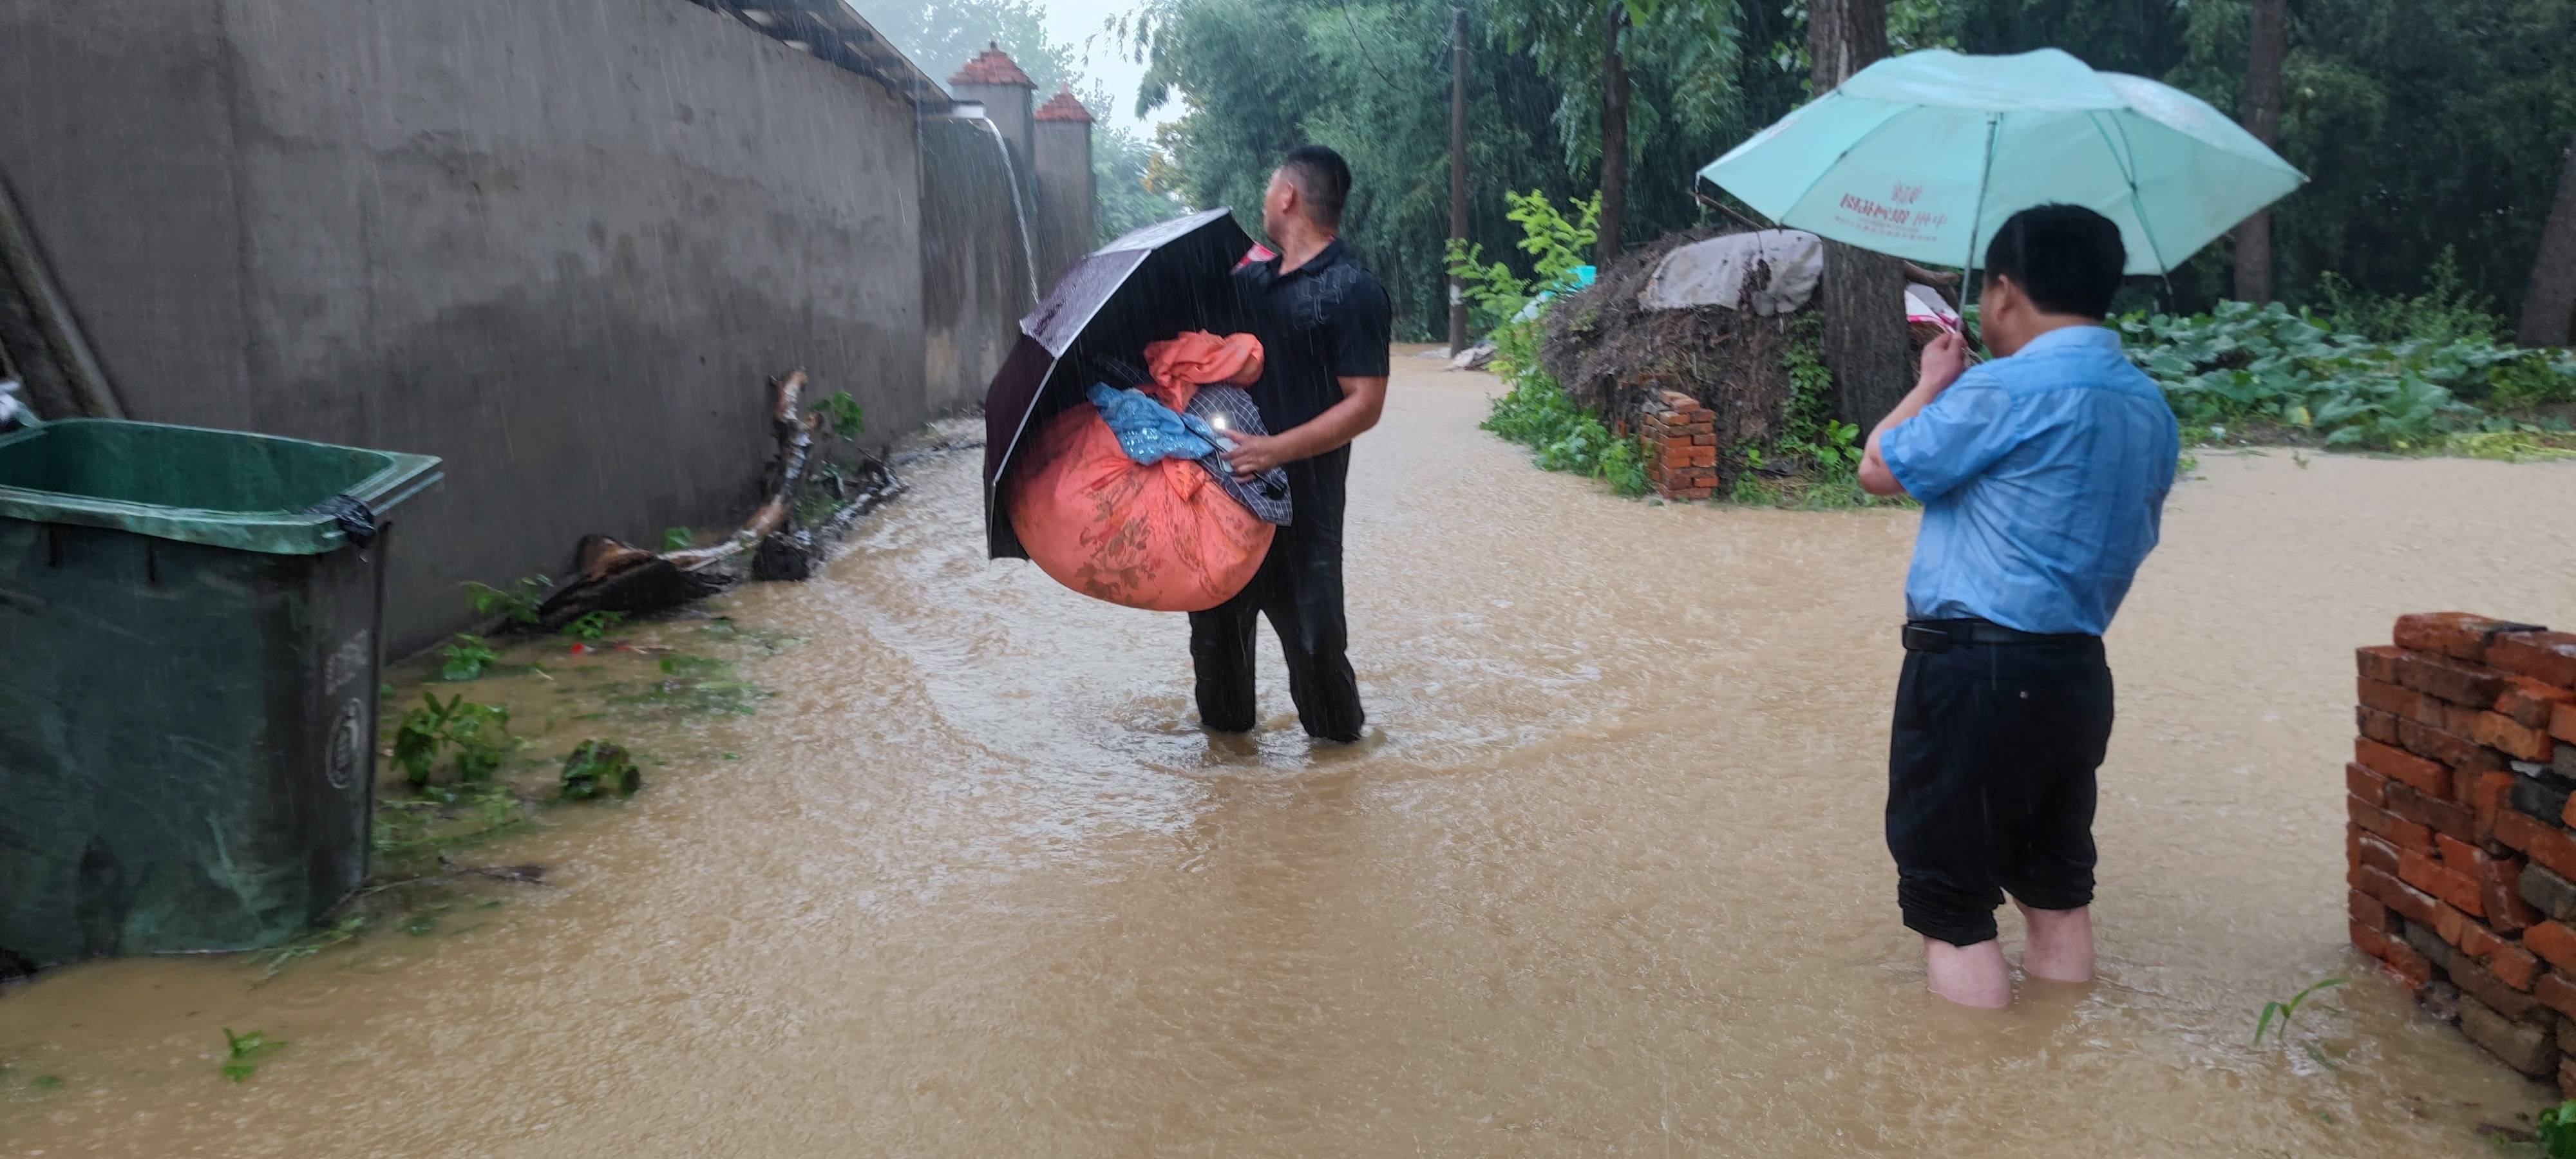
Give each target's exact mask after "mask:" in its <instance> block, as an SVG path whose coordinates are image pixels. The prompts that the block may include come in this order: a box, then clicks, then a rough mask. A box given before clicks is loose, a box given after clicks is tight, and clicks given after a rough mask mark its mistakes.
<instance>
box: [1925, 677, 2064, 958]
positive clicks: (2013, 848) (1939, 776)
mask: <svg viewBox="0 0 2576 1159" xmlns="http://www.w3.org/2000/svg"><path fill="white" fill-rule="evenodd" d="M2111 717H2112V690H2111V668H2110V665H2109V664H2108V663H2107V662H2106V661H2105V660H2104V658H2103V653H2102V642H2101V641H2099V640H2086V641H2081V642H2070V643H2044V644H2028V643H2014V644H1956V645H1953V646H1952V647H1951V648H1950V649H1949V650H1948V651H1946V652H1929V651H1909V652H1907V653H1906V655H1905V673H1904V675H1903V676H1902V677H1901V678H1899V680H1898V682H1897V685H1896V721H1895V728H1894V730H1893V736H1892V739H1891V742H1890V744H1889V752H1888V761H1887V848H1888V851H1889V852H1890V853H1893V854H1895V855H1896V875H1897V876H1896V900H1897V904H1898V906H1899V907H1900V908H1902V909H1903V910H1904V911H1905V925H1906V928H1908V929H1911V930H1913V931H1915V932H1916V933H1920V934H1923V935H1925V936H1926V937H1933V938H1939V939H1940V940H1942V941H1945V942H1948V943H1950V944H1951V945H1954V946H1968V945H1974V944H1976V943H1978V942H1984V941H1991V940H1993V938H1994V937H1995V907H1997V906H1999V905H2002V904H2003V897H2004V894H2005V893H2007V892H2009V893H2010V894H2011V895H2012V896H2013V898H2014V899H2015V900H2018V901H2020V902H2021V903H2022V904H2023V905H2026V906H2029V907H2031V908H2032V909H2043V910H2065V909H2077V908H2080V907H2083V906H2087V905H2090V904H2092V902H2093V865H2094V850H2093V805H2094V795H2095V787H2094V774H2095V772H2096V770H2098V769H2100V768H2101V765H2102V756H2103V753H2104V751H2105V750H2106V749H2107V748H2108V747H2109V746H2110V742H2111Z"/></svg>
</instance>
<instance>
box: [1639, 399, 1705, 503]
mask: <svg viewBox="0 0 2576 1159" xmlns="http://www.w3.org/2000/svg"><path fill="white" fill-rule="evenodd" d="M1637 428H1638V429H1637V433H1638V434H1639V435H1640V436H1642V437H1643V438H1644V439H1645V440H1646V482H1647V484H1648V485H1650V486H1652V487H1653V488H1654V489H1655V493H1656V494H1658V495H1661V496H1663V497H1664V498H1667V499H1706V498H1708V497H1709V496H1711V495H1713V494H1716V492H1717V412H1715V411H1712V410H1710V409H1708V407H1706V406H1704V405H1702V404H1701V403H1700V401H1699V400H1698V399H1695V398H1692V397H1691V396H1689V395H1687V394H1683V393H1682V392H1680V391H1678V390H1668V391H1665V392H1663V393H1662V394H1661V395H1658V396H1654V397H1651V398H1649V399H1648V400H1647V401H1646V406H1645V410H1644V413H1643V414H1642V415H1640V416H1639V417H1638V420H1637Z"/></svg>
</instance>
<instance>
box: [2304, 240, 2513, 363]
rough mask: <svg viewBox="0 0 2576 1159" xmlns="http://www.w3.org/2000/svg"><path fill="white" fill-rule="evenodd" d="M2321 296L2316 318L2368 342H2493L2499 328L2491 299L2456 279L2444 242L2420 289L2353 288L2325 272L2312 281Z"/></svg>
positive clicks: (2455, 261) (2452, 254)
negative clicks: (2409, 293) (2410, 293)
mask: <svg viewBox="0 0 2576 1159" xmlns="http://www.w3.org/2000/svg"><path fill="white" fill-rule="evenodd" d="M2318 290H2319V292H2320V293H2321V294H2322V295H2323V297H2324V298H2325V302H2324V303H2323V305H2322V307H2321V308H2320V309H2319V310H2318V311H2317V320H2318V322H2319V323H2320V324H2322V325H2324V326H2325V327H2326V328H2327V329H2330V330H2333V331H2334V332H2335V333H2338V334H2357V335H2360V336H2361V337H2363V338H2366V339H2369V340H2370V341H2373V342H2404V341H2406V340H2408V339H2412V338H2421V339H2424V340H2426V341H2430V342H2435V343H2450V342H2461V341H2470V342H2490V343H2492V342H2494V341H2495V340H2496V339H2497V338H2499V337H2501V336H2502V335H2503V334H2504V332H2505V326H2504V319H2503V318H2502V317H2501V316H2499V315H2498V314H2497V313H2496V312H2495V309H2494V303H2493V302H2492V301H2490V300H2489V299H2487V298H2485V297H2482V296H2480V295H2479V294H2477V293H2476V292H2474V291H2472V290H2470V289H2469V288H2468V286H2467V285H2466V284H2465V283H2463V282H2461V281H2460V254H2459V251H2458V250H2456V249H2454V248H2452V247H2449V246H2444V247H2443V248H2442V256H2441V258H2440V259H2438V260H2436V261H2435V262H2434V263H2433V273H2432V277H2431V278H2430V279H2429V280H2428V282H2427V284H2426V285H2425V287H2424V292H2423V293H2420V294H2417V295H2415V296H2414V297H2411V298H2408V297H2390V296H2387V295H2383V294H2373V293H2369V292H2367V291H2363V290H2356V289H2354V288H2353V285H2352V283H2350V282H2347V281H2345V280H2343V276H2342V275H2340V274H2335V273H2328V274H2326V275H2325V276H2324V277H2323V278H2321V279H2320V280H2319V282H2318Z"/></svg>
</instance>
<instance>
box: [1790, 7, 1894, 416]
mask: <svg viewBox="0 0 2576 1159" xmlns="http://www.w3.org/2000/svg"><path fill="white" fill-rule="evenodd" d="M1807 53H1808V55H1809V56H1810V57H1811V58H1812V59H1813V60H1814V62H1815V69H1816V71H1815V88H1816V93H1817V95H1819V96H1821V95H1823V94H1824V93H1825V92H1827V91H1828V90H1830V89H1832V88H1833V87H1834V86H1836V85H1839V84H1841V83H1843V82H1844V81H1846V80H1849V79H1851V75H1852V74H1853V73H1856V72H1859V71H1860V70H1861V69H1864V68H1867V67H1869V65H1870V64H1871V63H1872V62H1874V61H1876V60H1878V59H1879V58H1881V57H1884V56H1886V55H1887V0H1814V2H1813V3H1811V4H1810V5H1808V8H1807ZM1904 300H1905V274H1904V268H1903V266H1902V265H1901V264H1900V263H1899V262H1898V261H1897V260H1896V259H1895V258H1892V257H1888V256H1886V255H1884V254H1876V253H1871V252H1869V251H1868V250H1864V249H1857V248H1854V247H1852V246H1847V245H1843V244H1841V243H1840V242H1827V243H1825V276H1824V283H1823V284H1822V285H1821V286H1819V287H1818V288H1817V302H1816V305H1817V308H1818V309H1820V310H1822V311H1824V329H1825V342H1824V345H1825V349H1824V355H1825V366H1826V368H1827V369H1830V370H1832V371H1833V372H1834V396H1835V397H1834V410H1835V411H1836V412H1837V413H1839V414H1841V415H1842V418H1843V421H1845V422H1848V423H1853V424H1855V425H1857V426H1859V427H1860V428H1861V429H1862V430H1864V431H1866V430H1868V429H1870V428H1871V427H1873V426H1876V425H1877V424H1878V420H1880V419H1881V418H1884V417H1886V416H1887V412H1889V411H1891V410H1894V409H1896V404H1897V403H1898V402H1900V401H1902V400H1903V399H1904V398H1905V392H1906V391H1907V390H1908V389H1909V388H1911V387H1912V386H1913V385H1914V368H1913V366H1912V365H1911V363H1912V362H1913V354H1914V348H1913V344H1912V342H1910V341H1909V340H1908V337H1907V333H1906V328H1905V311H1904V310H1903V309H1902V308H1901V307H1902V304H1903V302H1904Z"/></svg>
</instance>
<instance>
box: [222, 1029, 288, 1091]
mask: <svg viewBox="0 0 2576 1159" xmlns="http://www.w3.org/2000/svg"><path fill="white" fill-rule="evenodd" d="M284 1049H286V1043H284V1042H283V1041H280V1040H278V1039H274V1038H270V1037H269V1036H268V1035H266V1034H264V1033H262V1032H260V1031H256V1030H254V1031H251V1032H250V1033H248V1034H235V1033H233V1029H232V1027H229V1026H227V1027H225V1028H224V1066H223V1071H224V1077H225V1078H228V1079H231V1080H232V1081H234V1082H242V1081H244V1080H247V1079H249V1078H250V1076H252V1075H254V1074H257V1073H259V1065H260V1061H261V1060H262V1059H265V1058H267V1057H268V1056H269V1055H272V1054H275V1053H277V1052H278V1051H281V1050H284Z"/></svg>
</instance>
